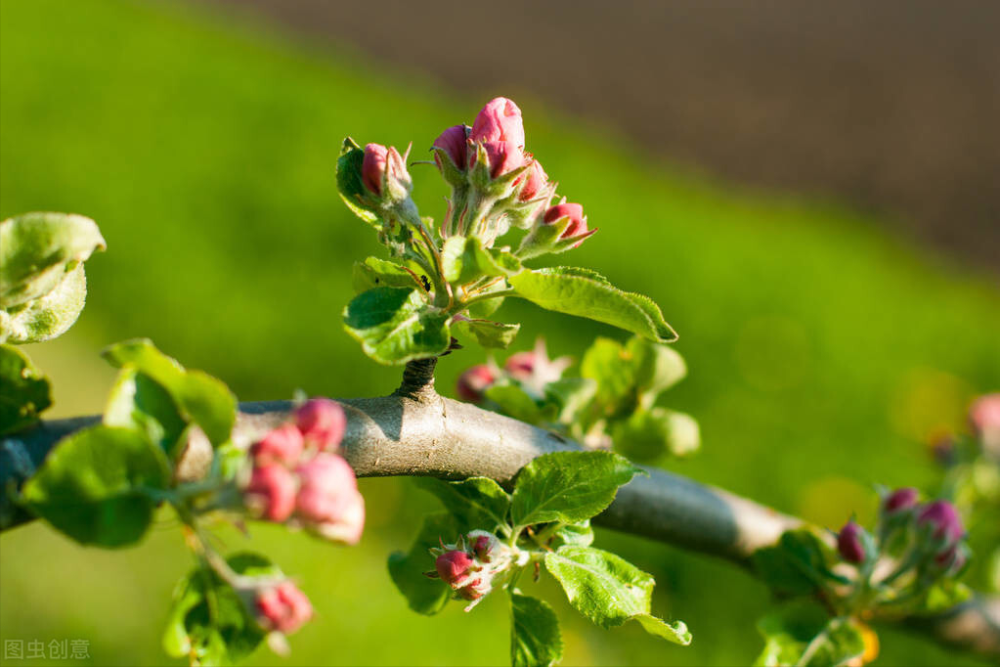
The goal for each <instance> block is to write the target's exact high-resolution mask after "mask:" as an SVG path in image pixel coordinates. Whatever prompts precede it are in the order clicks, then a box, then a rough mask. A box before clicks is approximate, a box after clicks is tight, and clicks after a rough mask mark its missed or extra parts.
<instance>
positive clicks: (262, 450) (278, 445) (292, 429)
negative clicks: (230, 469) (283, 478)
mask: <svg viewBox="0 0 1000 667" xmlns="http://www.w3.org/2000/svg"><path fill="white" fill-rule="evenodd" d="M250 453H251V454H252V455H253V458H254V461H256V462H257V463H258V464H265V463H282V464H284V465H295V464H296V463H298V461H299V457H300V456H302V433H301V432H300V431H299V429H298V428H297V427H296V426H295V424H282V425H281V426H279V427H278V428H276V429H274V430H272V431H271V432H270V433H268V434H267V435H265V436H264V437H263V438H261V440H260V441H259V442H257V443H255V444H254V445H253V447H251V448H250Z"/></svg>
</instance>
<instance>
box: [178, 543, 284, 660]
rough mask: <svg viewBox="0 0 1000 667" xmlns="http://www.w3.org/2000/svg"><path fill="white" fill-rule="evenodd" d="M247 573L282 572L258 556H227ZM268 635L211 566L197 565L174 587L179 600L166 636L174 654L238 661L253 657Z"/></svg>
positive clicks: (240, 569) (249, 574) (234, 568)
mask: <svg viewBox="0 0 1000 667" xmlns="http://www.w3.org/2000/svg"><path fill="white" fill-rule="evenodd" d="M226 561H227V562H228V563H229V567H230V568H232V569H233V571H235V572H237V573H238V574H242V575H246V576H278V575H280V570H278V568H277V567H275V566H274V565H273V564H272V563H271V562H270V561H269V560H268V559H267V558H265V557H264V556H261V555H258V554H251V553H241V554H236V555H234V556H230V557H229V558H227V559H226ZM264 636H265V633H264V631H263V630H262V629H261V628H260V627H259V626H258V624H257V622H256V620H255V619H254V618H253V617H252V616H251V614H250V612H249V610H248V609H247V607H246V605H245V603H244V602H243V600H241V599H240V597H239V595H237V593H236V591H234V590H233V588H232V587H231V586H230V585H229V584H227V583H226V582H224V581H222V579H220V578H219V576H218V575H217V574H216V573H215V572H213V571H212V570H210V569H208V568H197V569H195V570H194V571H192V572H191V573H190V574H189V575H187V576H186V577H184V578H183V579H181V580H180V581H179V582H178V584H177V586H176V588H175V589H174V602H173V605H172V607H171V610H170V616H169V618H168V621H167V628H166V630H165V632H164V635H163V648H164V649H165V650H166V652H167V654H168V655H170V656H172V657H175V658H192V657H193V658H194V659H195V660H196V664H203V665H208V664H233V663H235V662H237V661H239V660H242V659H244V658H246V657H248V656H249V655H250V654H251V653H253V652H254V650H255V649H256V648H257V646H258V645H260V643H261V641H262V640H263V639H264Z"/></svg>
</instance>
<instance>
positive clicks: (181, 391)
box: [101, 338, 236, 447]
mask: <svg viewBox="0 0 1000 667" xmlns="http://www.w3.org/2000/svg"><path fill="white" fill-rule="evenodd" d="M101 354H102V356H103V357H104V358H105V359H106V360H107V361H108V362H109V363H110V364H111V365H113V366H115V367H116V368H122V369H126V370H134V371H139V372H141V373H143V374H144V375H146V376H147V377H148V378H149V379H151V380H153V381H154V382H156V383H157V384H159V385H160V387H162V388H163V389H164V390H165V391H166V392H167V394H169V396H170V398H171V399H172V400H173V402H174V404H175V405H176V407H177V410H178V414H179V415H180V417H181V418H182V419H183V420H184V421H185V422H194V423H195V424H197V425H198V426H200V427H201V430H202V431H204V432H205V435H206V436H207V437H208V439H209V441H210V442H211V443H212V445H213V446H215V447H218V446H220V445H222V444H223V443H225V442H228V441H229V439H230V437H231V436H232V431H233V426H234V424H235V423H236V397H235V396H233V394H232V392H230V391H229V388H228V387H226V385H225V384H224V383H223V382H221V381H220V380H217V379H216V378H214V377H212V376H211V375H208V374H207V373H203V372H202V371H197V370H190V371H188V370H185V369H184V367H183V366H181V365H180V364H179V363H178V362H177V361H176V360H175V359H172V358H171V357H168V356H167V355H165V354H163V353H162V352H160V351H159V350H158V349H156V346H154V345H153V343H152V342H151V341H149V340H148V339H145V338H137V339H134V340H129V341H125V342H123V343H116V344H114V345H111V346H109V347H107V348H106V349H105V350H104V351H103V352H102V353H101ZM114 400H115V397H114V396H113V400H112V404H110V405H109V406H108V408H109V410H110V409H111V408H112V407H115V408H118V407H119V406H118V405H117V404H115V403H114ZM159 405H161V406H162V402H161V403H160V404H159ZM156 416H157V418H160V417H163V418H164V419H169V416H167V415H165V414H162V413H157V415H156ZM113 419H115V420H116V421H117V420H121V414H120V413H119V412H116V413H115V416H114V417H113Z"/></svg>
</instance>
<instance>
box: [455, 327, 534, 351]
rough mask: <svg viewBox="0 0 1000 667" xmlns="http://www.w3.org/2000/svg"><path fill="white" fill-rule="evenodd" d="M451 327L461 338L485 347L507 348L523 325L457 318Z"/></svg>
mask: <svg viewBox="0 0 1000 667" xmlns="http://www.w3.org/2000/svg"><path fill="white" fill-rule="evenodd" d="M451 329H452V331H453V332H454V334H455V335H456V336H457V337H458V338H459V339H465V340H475V341H476V342H477V343H479V344H480V345H482V346H483V347H486V348H497V349H501V350H505V349H507V347H508V346H509V345H510V344H511V343H513V342H514V338H515V337H516V336H517V332H518V331H519V330H520V329H521V325H520V324H503V323H502V322H492V321H490V320H457V321H456V322H454V323H453V324H452V325H451Z"/></svg>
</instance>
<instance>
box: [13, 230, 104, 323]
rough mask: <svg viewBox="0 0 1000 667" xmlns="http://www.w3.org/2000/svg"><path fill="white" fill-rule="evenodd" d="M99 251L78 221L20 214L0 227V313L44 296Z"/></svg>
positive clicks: (97, 240)
mask: <svg viewBox="0 0 1000 667" xmlns="http://www.w3.org/2000/svg"><path fill="white" fill-rule="evenodd" d="M105 247H106V244H105V242H104V237H102V236H101V232H100V230H99V229H98V228H97V225H96V224H95V223H94V221H93V220H91V219H90V218H85V217H83V216H82V215H72V214H67V213H25V214H24V215H19V216H17V217H14V218H9V219H7V220H4V221H3V222H0V308H10V307H11V306H17V305H19V304H24V303H27V302H29V301H31V300H33V299H37V298H39V297H41V296H44V295H46V294H48V293H49V292H51V291H52V290H54V289H55V288H56V286H57V285H58V284H59V283H61V282H62V281H63V280H65V279H66V275H67V274H68V273H70V272H72V271H73V270H74V269H75V268H76V267H77V265H79V264H80V263H82V262H84V261H85V260H86V259H87V258H88V257H90V255H91V253H93V252H94V251H95V250H103V249H104V248H105ZM74 319H75V318H74Z"/></svg>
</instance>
